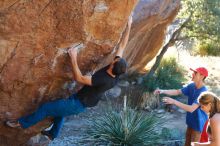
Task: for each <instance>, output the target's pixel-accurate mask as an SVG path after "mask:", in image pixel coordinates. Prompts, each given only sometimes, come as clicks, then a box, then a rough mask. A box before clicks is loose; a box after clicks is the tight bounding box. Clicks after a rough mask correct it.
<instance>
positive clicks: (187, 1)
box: [178, 0, 220, 42]
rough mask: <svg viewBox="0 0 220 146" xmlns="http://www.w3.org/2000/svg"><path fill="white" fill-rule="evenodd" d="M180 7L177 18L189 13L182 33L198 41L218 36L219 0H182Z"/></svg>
mask: <svg viewBox="0 0 220 146" xmlns="http://www.w3.org/2000/svg"><path fill="white" fill-rule="evenodd" d="M181 2H182V9H181V11H180V13H179V16H178V19H180V20H183V19H186V18H188V17H189V16H190V15H191V19H190V21H189V22H188V23H187V25H186V26H185V29H184V31H183V33H182V35H184V36H187V37H190V38H196V39H197V40H199V41H204V40H207V39H212V40H213V41H215V42H218V40H219V38H220V15H219V14H220V2H219V0H193V1H192V0H182V1H181Z"/></svg>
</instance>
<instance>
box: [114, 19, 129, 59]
mask: <svg viewBox="0 0 220 146" xmlns="http://www.w3.org/2000/svg"><path fill="white" fill-rule="evenodd" d="M131 24H132V16H130V17H129V20H128V24H127V26H126V29H125V31H124V33H123V39H122V40H121V42H120V44H119V48H118V50H117V52H116V56H119V57H122V55H123V52H124V49H125V47H126V45H127V43H128V39H129V34H130V30H131Z"/></svg>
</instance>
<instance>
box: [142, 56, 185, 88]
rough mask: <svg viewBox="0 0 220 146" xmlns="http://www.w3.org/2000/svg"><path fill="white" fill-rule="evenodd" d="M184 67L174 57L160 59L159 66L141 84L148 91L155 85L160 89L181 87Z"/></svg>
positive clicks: (183, 79)
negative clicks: (151, 75)
mask: <svg viewBox="0 0 220 146" xmlns="http://www.w3.org/2000/svg"><path fill="white" fill-rule="evenodd" d="M184 71H185V70H184V69H183V67H182V66H180V65H179V64H178V63H177V62H176V59H175V58H167V59H163V60H162V61H161V64H160V66H159V68H158V69H157V70H156V72H155V74H154V76H153V77H152V78H150V79H144V82H143V85H144V87H145V89H146V90H147V91H148V92H153V91H154V90H155V89H156V88H157V87H159V88H161V89H178V88H181V87H182V82H184V81H185V80H186V79H185V78H184Z"/></svg>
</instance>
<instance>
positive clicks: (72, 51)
mask: <svg viewBox="0 0 220 146" xmlns="http://www.w3.org/2000/svg"><path fill="white" fill-rule="evenodd" d="M68 54H69V55H70V57H71V58H72V57H73V58H77V49H76V48H74V47H71V48H70V49H69V50H68Z"/></svg>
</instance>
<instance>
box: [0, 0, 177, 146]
mask: <svg viewBox="0 0 220 146" xmlns="http://www.w3.org/2000/svg"><path fill="white" fill-rule="evenodd" d="M136 3H137V0H120V1H118V0H83V1H82V0H74V1H73V0H60V1H54V0H42V1H32V0H30V1H26V0H3V1H0V97H1V98H0V145H3V146H4V145H10V146H11V145H12V146H13V145H19V144H24V143H25V142H26V141H27V140H28V139H29V138H30V136H32V135H35V134H36V133H37V132H39V131H40V129H42V128H44V127H45V126H46V125H48V121H44V122H41V123H39V124H37V125H36V126H33V127H31V128H29V129H26V130H19V129H18V130H17V129H11V128H7V127H5V126H4V124H3V123H4V121H6V120H7V119H16V118H18V117H20V116H23V115H26V114H29V113H31V112H32V111H34V109H36V108H37V107H38V106H39V104H41V103H43V102H46V101H48V100H53V99H56V98H61V97H65V96H67V95H68V94H70V91H72V89H75V84H74V82H72V81H71V66H70V63H69V62H70V61H69V57H68V55H67V54H66V50H67V49H66V48H67V47H69V46H71V45H74V44H78V43H82V44H83V48H82V50H81V51H80V53H79V59H78V61H79V66H80V68H81V70H82V71H83V73H88V72H91V71H94V70H95V69H97V68H98V67H101V66H104V65H105V64H106V63H109V60H110V58H111V56H112V55H110V54H112V52H114V47H115V46H117V43H118V41H119V40H120V39H121V34H122V32H123V30H124V28H125V26H126V22H127V19H128V16H129V15H130V13H131V11H132V9H133V8H134V7H135V5H136ZM178 9H179V1H173V0H154V1H150V0H145V1H143V0H142V1H140V3H139V5H138V6H137V8H136V10H135V14H134V23H133V25H132V27H133V28H132V33H131V38H130V42H129V44H128V47H127V49H126V51H125V57H126V58H127V60H128V62H129V65H130V69H131V71H133V70H136V69H141V68H143V66H144V65H146V64H147V62H149V61H150V60H151V59H152V58H153V57H154V56H155V54H156V53H157V52H158V50H159V48H160V47H161V45H162V41H163V38H164V32H165V29H166V27H167V25H168V24H169V23H170V22H172V19H173V18H174V17H175V15H176V13H177V10H178Z"/></svg>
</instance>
